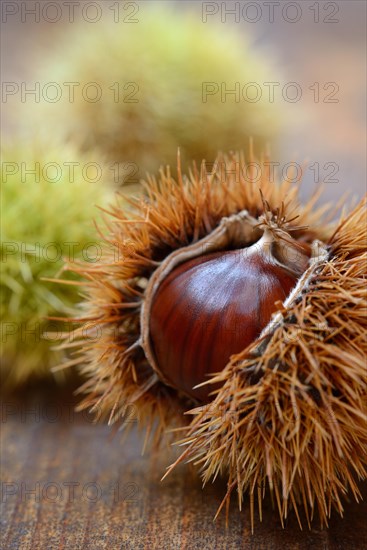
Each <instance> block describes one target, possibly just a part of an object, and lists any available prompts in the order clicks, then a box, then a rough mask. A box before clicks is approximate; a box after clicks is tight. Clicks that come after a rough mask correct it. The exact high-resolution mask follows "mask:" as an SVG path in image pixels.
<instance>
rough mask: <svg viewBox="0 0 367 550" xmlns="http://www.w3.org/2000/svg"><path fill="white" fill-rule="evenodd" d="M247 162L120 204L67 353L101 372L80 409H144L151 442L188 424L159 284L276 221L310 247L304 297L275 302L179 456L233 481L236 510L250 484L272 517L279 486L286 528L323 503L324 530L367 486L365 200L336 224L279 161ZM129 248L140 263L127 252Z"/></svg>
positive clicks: (276, 230)
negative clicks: (266, 498) (153, 343)
mask: <svg viewBox="0 0 367 550" xmlns="http://www.w3.org/2000/svg"><path fill="white" fill-rule="evenodd" d="M250 160H251V159H250ZM244 165H245V162H244V158H243V157H242V155H231V156H229V157H222V156H220V157H218V159H217V163H216V165H215V167H214V169H213V171H212V173H211V174H210V175H208V174H206V171H205V166H203V167H202V170H201V173H200V174H199V173H198V172H197V171H196V170H195V169H194V170H193V172H192V173H191V174H190V177H189V178H183V177H182V175H181V170H180V165H179V166H178V181H175V180H174V179H173V177H172V176H171V174H170V172H169V170H167V171H166V172H162V173H161V177H160V180H159V181H156V180H155V178H150V180H149V181H148V185H147V186H146V195H147V197H146V198H145V199H143V200H138V199H137V200H133V201H132V202H133V205H134V207H135V212H134V213H126V212H124V211H123V210H122V209H121V208H120V207H119V206H118V205H117V206H116V207H114V208H112V210H111V212H110V218H109V219H108V218H106V222H107V226H108V229H109V234H108V236H107V237H106V242H107V244H108V246H107V247H106V251H105V254H104V257H103V259H102V261H101V262H100V264H99V265H95V266H93V267H91V266H83V265H80V266H73V268H74V270H76V271H77V272H78V273H82V274H84V276H85V277H86V278H87V284H86V293H87V296H86V299H85V304H84V308H85V309H86V314H85V317H84V320H83V319H82V324H81V325H80V327H78V328H77V329H76V330H75V331H74V333H73V334H72V335H70V334H68V335H66V337H67V338H68V343H67V345H68V347H70V346H71V345H72V344H71V343H70V338H72V339H74V345H75V346H76V347H77V348H78V349H79V355H78V356H77V357H76V358H75V359H74V360H73V363H75V362H77V361H79V362H80V364H81V365H82V370H83V372H84V373H85V374H86V375H87V376H88V377H89V380H88V381H87V382H86V383H85V385H84V387H83V390H84V391H86V392H87V393H88V394H89V395H88V397H87V398H86V399H85V401H84V403H83V404H82V405H81V406H82V407H91V406H92V407H93V406H94V407H95V409H96V410H97V411H98V413H99V415H100V416H106V415H108V416H109V420H110V422H113V421H122V422H123V420H124V413H125V410H126V407H127V406H129V407H131V405H134V407H135V410H136V411H138V413H139V420H140V421H141V423H143V424H144V423H146V424H147V426H148V430H147V434H149V433H150V429H151V427H152V425H153V423H154V422H155V420H156V419H158V423H157V431H156V440H159V439H160V436H161V435H162V433H163V431H164V430H165V428H166V427H168V426H172V425H173V424H174V423H175V421H177V422H178V423H181V424H182V423H184V419H185V418H187V417H184V414H183V413H184V412H185V411H187V409H188V408H189V407H190V403H193V399H192V397H189V398H188V397H187V393H188V392H187V391H186V392H185V391H184V392H182V391H180V390H177V389H175V388H173V387H172V381H171V380H170V383H171V385H168V384H167V382H166V380H165V377H164V373H161V372H160V369H159V368H158V369H157V365H156V364H155V363H154V361H155V358H154V357H153V359H152V358H151V362H150V361H149V353H150V352H149V349H150V347H149V346H150V343H149V342H150V340H149V338H150V329H151V326H150V323H148V322H147V320H149V318H150V317H149V307H150V305H152V304H153V308H154V300H153V299H152V298H153V296H154V294H155V292H156V289H155V284H154V281H155V282H156V286H157V288H158V289H159V286H160V277H161V276H162V279H163V278H165V277H166V275H167V274H168V275H167V276H168V277H169V273H174V269H179V265H177V267H176V266H175V265H173V264H170V262H172V259H175V258H177V257H178V256H179V257H180V262H179V264H180V265H184V262H185V261H186V262H190V261H193V260H192V258H198V257H200V256H202V252H203V250H204V251H205V253H207V252H215V253H218V252H220V251H223V254H226V251H228V250H236V249H238V248H243V247H244V244H245V246H251V245H253V244H254V242H256V241H258V239H259V238H260V239H261V233H262V232H263V229H264V227H263V226H264V224H265V225H266V226H268V228H269V230H270V231H271V232H272V233H273V235H274V237H276V242H280V243H284V242H286V243H287V244H288V242H289V241H290V242H291V243H298V244H297V248H298V247H300V249H301V251H302V257H303V258H305V262H304V264H303V265H302V269H300V268H299V267H298V269H299V272H298V273H297V277H296V279H297V280H296V284H295V286H294V288H293V289H292V290H291V291H290V293H289V295H288V296H287V298H286V299H285V300H284V301H283V304H282V303H281V301H278V302H276V303H275V304H274V306H275V309H276V311H275V313H274V315H273V317H272V318H271V320H270V322H269V323H268V324H267V325H266V326H265V327H264V328H263V330H262V332H261V334H260V335H259V336H258V337H255V340H254V341H253V342H251V343H250V344H249V345H247V346H246V345H245V344H244V349H243V350H241V352H240V353H238V354H235V355H232V356H231V357H230V358H229V360H228V362H227V364H226V365H225V367H224V369H223V371H222V372H221V373H219V374H218V375H217V376H215V377H214V378H212V379H211V380H208V381H207V382H206V383H205V384H206V385H207V386H208V387H209V388H211V389H215V388H216V390H215V392H214V394H213V396H212V399H213V401H212V402H210V403H209V404H206V405H204V406H203V405H201V406H200V407H198V408H196V409H194V410H193V411H191V412H192V414H193V415H194V419H193V421H192V423H191V425H190V426H188V427H187V426H186V427H183V428H182V429H183V430H184V431H185V433H186V437H185V438H184V439H183V442H184V443H186V444H187V449H186V451H185V452H184V453H183V455H182V456H181V458H180V459H179V460H184V459H188V460H195V461H196V462H198V463H199V464H200V465H201V468H202V475H203V480H204V481H208V480H209V479H211V478H212V477H213V478H215V477H216V476H217V475H218V474H225V475H227V476H228V492H227V495H226V497H225V499H224V500H225V501H227V502H228V499H229V497H230V494H231V492H232V491H233V490H234V489H235V488H237V491H238V498H239V504H240V505H241V502H242V498H243V495H244V493H246V492H249V494H250V497H251V503H252V504H253V501H254V495H255V494H256V495H257V496H258V498H259V508H260V510H261V499H262V498H263V495H264V492H265V487H266V485H268V486H269V487H270V489H271V491H272V492H273V493H274V494H275V497H276V502H277V503H278V508H279V513H280V517H281V519H282V520H283V518H284V517H285V516H286V515H287V512H288V508H289V506H290V505H291V506H293V508H294V509H295V510H296V513H297V514H298V511H297V510H298V506H299V505H300V504H302V505H303V506H304V508H305V510H306V514H307V518H308V519H309V521H310V520H311V517H312V514H313V511H314V509H315V508H318V510H319V514H320V518H321V521H324V522H325V521H327V517H328V516H329V514H330V509H331V506H332V505H333V506H335V507H336V508H337V510H338V511H339V512H340V513H341V512H342V504H341V500H340V497H341V495H342V494H344V493H346V492H347V491H348V489H350V490H351V491H352V493H353V494H354V496H355V497H356V498H357V497H358V488H357V485H356V480H355V478H356V477H364V476H365V474H366V442H367V428H366V415H365V403H366V380H365V353H366V341H365V329H366V317H365V308H366V293H365V290H364V287H363V283H365V278H366V238H365V221H366V218H365V204H364V203H361V205H360V206H359V207H358V208H356V209H355V211H354V212H352V213H351V214H350V215H349V217H348V218H346V219H343V220H342V221H341V222H340V224H339V225H338V226H336V227H335V225H336V224H335V225H331V226H330V225H327V224H325V219H324V218H323V216H322V214H323V211H322V210H320V209H316V208H315V201H316V199H317V197H314V198H313V200H311V201H309V202H308V203H307V205H305V206H302V205H299V204H298V203H297V187H296V186H294V185H292V184H290V183H288V182H282V183H281V184H280V185H277V184H274V183H272V182H271V180H270V174H269V173H268V172H267V166H269V164H266V163H264V164H262V165H261V173H262V178H261V181H260V182H256V183H255V182H254V180H251V179H246V177H245V176H244V174H246V173H248V174H249V175H250V177H251V172H250V171H245V170H243V167H244ZM223 166H225V177H223ZM259 188H260V189H261V190H262V193H263V197H264V198H263V199H262V198H261V196H260V194H259ZM285 198H286V199H287V201H288V202H287V203H286V204H285V205H283V207H282V206H281V205H282V203H284V200H285ZM292 205H293V206H292ZM324 210H325V209H324ZM244 211H246V213H245V212H244ZM295 214H297V215H298V216H297V225H295V223H294V221H295ZM240 222H241V223H240ZM244 222H245V223H244ZM259 224H260V225H259ZM255 226H257V227H255ZM239 228H240V231H239V230H238V229H239ZM265 233H266V231H265ZM290 235H292V238H290ZM198 243H199V246H198ZM322 243H326V244H322ZM127 246H129V247H130V250H131V254H130V255H128V256H126V254H125V255H123V257H122V255H121V254H117V252H119V251H121V250H123V249H125V250H126V247H127ZM278 248H279V249H280V251H281V250H286V248H284V247H283V248H282V247H278ZM194 250H196V252H195V253H194V254H193V255H192V256H191V257H190V256H188V257H186V256H185V252H187V251H188V252H189V253H192V252H193V251H194ZM198 251H199V252H198ZM275 255H276V256H277V254H275ZM289 260H290V256H288V257H287V261H289ZM292 262H293V266H294V265H295V264H294V258H293V257H292ZM282 263H284V262H282ZM296 264H297V265H298V262H296ZM162 266H165V268H166V269H167V273H166V274H162V273H163V268H162ZM171 267H172V269H171ZM162 284H164V283H162ZM158 293H159V290H158ZM158 295H159V294H157V296H158ZM79 320H80V319H79ZM259 330H260V329H259ZM95 333H96V334H98V338H97V339H96V340H95V341H93V340H92V339H91V338H92V335H93V334H95ZM184 390H185V388H184ZM204 397H205V396H204ZM172 467H174V465H173V466H172Z"/></svg>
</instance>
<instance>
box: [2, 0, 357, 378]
mask: <svg viewBox="0 0 367 550" xmlns="http://www.w3.org/2000/svg"><path fill="white" fill-rule="evenodd" d="M365 19H366V3H365V2H360V1H348V2H347V1H345V2H343V1H342V2H321V1H320V2H307V1H302V2H284V1H282V2H270V3H267V2H226V3H222V2H189V1H180V2H154V1H153V2H151V1H150V2H115V1H109V0H104V1H103V2H102V1H101V2H88V1H86V0H83V1H81V2H77V1H75V2H73V1H71V2H63V1H62V0H58V1H57V2H55V1H54V2H47V1H42V2H36V1H35V2H31V1H28V2H18V1H8V2H3V4H2V37H1V45H2V48H1V50H2V54H1V55H2V59H1V61H2V63H1V65H2V67H1V76H2V126H1V142H2V160H3V170H2V178H3V199H4V203H5V204H4V206H3V216H4V219H3V241H5V243H7V244H6V245H5V248H4V247H3V248H2V256H3V260H4V259H6V261H5V263H4V262H3V275H4V277H3V283H2V290H3V295H4V299H3V301H2V303H1V305H2V326H3V332H4V330H5V333H6V334H5V336H4V338H3V365H4V367H3V369H2V370H3V373H6V376H5V378H6V379H7V380H8V381H10V383H11V384H12V383H13V384H14V385H17V384H22V383H23V382H25V381H26V380H27V379H28V377H29V376H30V377H32V376H33V375H34V374H39V373H42V376H43V375H44V374H45V373H48V372H49V364H50V363H52V362H53V363H54V364H55V362H56V363H57V361H56V356H52V359H51V356H50V354H51V352H50V345H49V342H44V341H41V340H40V338H39V337H38V335H39V334H40V333H41V332H42V331H43V329H44V328H45V327H44V326H38V325H37V319H40V318H41V317H42V316H44V315H47V314H49V315H51V314H54V315H59V314H60V315H61V314H63V313H69V312H70V308H71V306H72V305H73V304H74V303H75V302H77V301H78V300H79V299H80V298H79V294H78V292H77V291H76V290H75V288H74V287H70V286H69V287H66V290H65V292H63V291H61V290H59V289H57V290H56V289H55V285H52V284H51V283H47V282H44V281H43V278H44V277H51V276H61V273H62V265H63V262H62V259H63V257H65V255H67V253H68V252H70V247H69V248H67V249H66V247H65V243H68V242H71V241H73V242H74V241H75V239H76V240H78V241H79V245H80V243H85V242H89V241H90V240H92V242H94V241H97V240H98V239H97V236H96V233H95V232H94V227H93V223H92V220H93V218H94V217H96V216H97V217H98V213H97V210H96V209H95V204H100V205H106V204H108V201H109V200H111V198H112V195H113V192H114V190H115V189H116V188H117V189H121V188H122V189H124V190H126V191H129V192H131V191H134V192H135V191H137V190H138V184H139V181H140V179H141V178H144V177H145V175H146V173H147V172H150V173H153V174H156V173H158V170H159V168H160V166H162V165H163V166H165V165H166V164H170V165H171V167H172V172H173V173H175V171H176V155H177V148H178V147H180V150H181V157H182V162H183V166H184V169H185V170H187V169H188V167H189V166H190V164H191V161H192V160H195V161H197V162H201V160H202V159H205V160H206V161H207V162H208V163H209V164H210V163H212V162H213V161H214V159H215V156H216V153H217V151H218V150H222V151H227V150H233V149H243V150H244V151H245V153H247V152H248V148H249V138H250V136H251V137H252V138H253V141H254V148H255V152H256V154H257V155H260V154H261V152H262V151H265V150H266V151H269V152H270V154H271V158H272V161H273V162H274V163H275V164H274V166H276V170H277V172H278V176H279V177H294V176H291V171H290V168H291V165H292V164H293V168H294V167H296V175H295V177H296V179H297V182H298V180H299V179H300V176H301V168H302V172H303V180H302V184H301V183H300V188H301V196H302V197H303V199H304V200H307V197H308V196H310V194H311V193H313V192H314V191H315V190H316V189H318V188H319V187H320V186H321V185H322V183H323V182H324V195H323V199H322V200H324V201H327V200H328V201H330V200H331V201H335V202H337V201H338V200H339V199H340V198H341V197H343V196H344V194H345V193H346V192H347V193H349V194H350V196H351V197H352V198H353V197H354V198H355V199H357V198H359V197H361V196H362V195H363V193H364V192H365V185H366V103H365V82H366V48H365V45H366V25H365ZM289 163H291V164H289ZM71 168H72V170H71ZM61 189H62V193H61ZM61 197H63V198H62V199H61ZM69 205H70V206H69ZM71 205H72V207H71ZM75 234H76V236H75ZM50 242H52V243H56V245H55V247H56V248H55V250H53V251H52V252H49V253H47V254H45V247H46V246H48V245H49V243H50ZM9 243H13V244H9ZM14 243H15V244H14ZM79 248H81V246H79ZM74 252H75V254H77V253H79V254H80V250H79V252H78V250H74V251H73V253H74ZM89 256H90V257H88V258H87V260H90V261H95V260H96V255H95V254H94V256H93V254H90V255H89ZM83 259H86V258H83ZM30 319H32V323H33V324H32V326H29V320H30ZM19 324H22V327H23V325H24V327H25V331H23V332H24V333H23V334H22V335H21V330H20V329H19V326H20V325H19ZM36 325H37V327H38V328H37V330H38V332H37V334H36V335H35V330H36V329H35V328H34V327H36ZM4 326H5V329H4ZM32 327H33V328H32ZM22 350H23V351H24V353H22ZM52 353H53V352H52ZM58 376H59V377H61V378H62V376H63V375H61V374H59V375H58ZM12 379H13V381H12Z"/></svg>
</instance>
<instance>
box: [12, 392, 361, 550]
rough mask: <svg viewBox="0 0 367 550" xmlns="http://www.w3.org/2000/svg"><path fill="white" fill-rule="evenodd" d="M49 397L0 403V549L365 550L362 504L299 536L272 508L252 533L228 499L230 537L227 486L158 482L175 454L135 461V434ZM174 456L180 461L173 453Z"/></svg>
mask: <svg viewBox="0 0 367 550" xmlns="http://www.w3.org/2000/svg"><path fill="white" fill-rule="evenodd" d="M74 404H75V403H74V402H73V401H72V399H71V398H70V397H68V398H65V395H64V396H61V397H60V396H59V395H56V396H55V394H54V393H49V394H47V393H46V394H43V396H41V398H40V396H39V394H38V395H32V394H31V395H28V396H27V398H26V399H22V400H19V399H18V400H14V399H9V398H7V399H5V400H4V401H3V403H2V408H1V410H2V424H1V427H2V430H1V433H2V435H1V454H2V476H1V479H2V498H1V506H2V514H1V518H2V519H1V522H2V542H1V548H2V549H4V550H7V549H14V550H15V549H22V550H26V549H32V550H33V549H52V550H54V549H63V548H67V549H70V550H74V549H90V548H91V549H102V548H108V549H134V550H135V549H143V548H147V549H155V548H167V550H168V549H169V550H171V549H189V550H194V549H196V548H198V549H201V550H202V549H205V550H206V549H212V548H215V549H222V548H223V549H232V548H233V549H240V548H244V549H253V550H255V549H256V550H261V549H264V550H272V549H278V548H284V549H285V548H287V549H311V548H312V549H323V550H324V549H325V550H326V549H340V550H355V549H362V548H367V502H366V501H367V485H366V484H362V485H361V490H362V493H363V494H364V499H365V500H364V502H362V503H361V504H359V505H358V504H356V503H355V502H350V503H346V505H345V516H344V519H341V518H340V517H339V516H338V515H337V514H334V515H333V516H332V519H331V521H330V526H329V528H328V529H327V528H322V529H321V528H320V527H319V522H318V521H317V520H315V521H314V524H313V528H312V530H311V531H310V530H309V529H308V528H307V526H306V525H305V526H304V529H303V531H301V530H300V529H299V526H298V524H297V521H296V519H295V517H294V516H293V515H292V517H290V518H289V519H288V521H287V523H286V527H285V529H282V527H281V525H280V523H279V520H278V516H277V513H276V512H275V511H274V510H273V509H272V505H271V501H270V500H269V501H265V505H264V514H263V521H262V523H259V522H258V521H257V522H256V525H255V532H254V534H253V535H252V534H251V529H250V511H249V505H248V503H247V502H245V505H244V508H243V510H242V512H241V513H240V512H239V511H238V510H237V508H236V502H235V501H234V499H233V502H232V505H231V510H230V522H229V527H228V529H226V526H225V518H224V515H223V516H221V517H220V519H219V520H218V521H217V522H216V523H213V516H214V514H215V511H216V509H217V507H218V505H219V503H220V501H221V499H222V497H223V494H224V492H225V483H224V481H222V482H218V483H216V484H215V485H210V486H208V487H206V488H205V489H204V490H202V488H201V483H200V478H199V477H198V475H197V473H196V472H195V471H194V469H193V468H190V467H189V466H187V465H182V466H180V467H179V468H178V469H177V470H176V471H175V472H173V473H172V474H171V475H170V476H169V477H168V478H167V479H166V480H165V481H164V482H160V478H161V476H162V474H163V473H164V471H165V467H166V466H167V465H168V464H169V463H170V461H171V460H172V458H174V456H175V454H173V453H174V452H173V451H172V450H169V449H168V450H167V449H165V448H163V449H162V450H161V451H160V452H156V453H152V452H151V451H147V452H146V453H145V455H144V456H142V455H141V448H142V442H143V437H142V435H140V434H139V433H138V432H137V430H136V428H135V427H134V428H133V430H132V431H131V432H130V433H129V435H128V436H127V437H126V438H125V439H124V438H123V437H122V435H120V434H116V435H115V436H112V431H111V428H109V427H108V426H105V425H95V424H93V423H92V421H91V418H90V417H88V415H86V414H84V415H83V414H77V413H75V412H74ZM175 453H176V454H177V451H175Z"/></svg>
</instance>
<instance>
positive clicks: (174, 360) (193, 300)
mask: <svg viewBox="0 0 367 550" xmlns="http://www.w3.org/2000/svg"><path fill="white" fill-rule="evenodd" d="M242 214H243V215H242V216H241V214H240V215H236V216H233V217H232V218H229V219H226V221H225V225H226V234H227V239H229V242H228V244H229V246H231V244H232V245H234V244H235V243H233V242H232V243H231V240H233V238H238V236H237V237H236V236H234V235H232V236H231V235H230V233H231V232H232V233H235V232H238V231H239V232H240V233H241V232H243V231H244V228H246V231H245V233H246V235H242V237H241V238H246V237H247V238H251V237H252V238H253V235H251V230H252V233H254V232H256V231H257V234H258V235H259V234H261V232H263V234H262V236H261V237H260V238H259V240H258V241H256V242H254V243H252V244H250V245H249V246H246V247H243V248H239V249H234V250H221V251H217V252H211V253H210V252H209V253H208V252H207V249H206V247H205V246H203V244H205V243H200V242H199V243H196V244H195V245H193V247H185V248H183V249H181V254H179V255H177V258H176V261H175V262H174V264H172V265H171V268H170V267H168V269H167V266H169V265H170V261H171V260H170V257H168V259H166V260H165V262H163V264H162V265H161V267H160V268H159V270H158V271H160V272H161V273H162V274H163V276H161V277H158V278H159V284H157V282H156V281H155V282H154V283H153V286H154V290H153V292H152V293H151V298H150V299H148V300H147V301H146V303H148V310H149V313H148V312H147V311H146V312H145V313H143V326H144V325H145V326H146V339H145V347H144V350H145V353H146V355H147V356H148V358H149V360H150V363H151V364H152V365H153V366H154V367H155V369H156V371H157V372H158V373H159V376H160V378H161V379H163V380H164V381H165V382H166V383H167V384H168V385H170V386H172V387H174V388H175V389H178V390H181V391H182V392H184V393H185V394H186V395H188V396H190V397H193V398H195V399H197V400H199V401H208V399H209V394H210V392H212V391H213V389H215V386H213V385H208V384H204V385H202V386H199V387H196V386H197V385H200V384H202V383H203V382H205V381H207V380H208V375H210V374H213V373H218V372H220V371H222V370H223V368H224V367H225V365H226V364H227V363H228V361H229V359H230V357H231V355H233V354H235V353H239V352H240V351H241V350H243V349H245V348H246V347H247V346H249V345H250V344H251V343H252V342H253V341H254V340H255V339H256V338H258V337H259V336H260V334H261V331H262V330H263V329H264V328H265V327H266V325H267V324H268V323H269V321H270V320H271V316H272V314H273V313H274V312H275V311H276V309H277V305H276V304H277V303H278V305H279V302H280V303H281V302H284V300H285V299H286V298H287V296H288V295H289V294H290V292H291V290H292V288H293V287H294V286H295V285H296V283H297V280H298V278H299V276H300V275H301V274H302V272H303V271H304V270H305V269H306V267H307V265H308V260H309V257H308V255H307V253H306V250H305V249H304V248H302V247H301V246H300V245H299V244H298V243H296V242H295V241H293V240H292V239H291V237H290V235H289V234H288V233H286V232H285V231H281V230H280V229H279V227H277V226H276V225H274V227H273V229H272V227H271V224H270V225H267V224H269V223H270V219H269V220H266V219H265V218H261V220H260V223H256V220H254V219H250V218H249V217H248V216H247V214H246V213H242ZM241 224H242V228H241ZM228 233H229V236H228ZM215 243H216V238H215V236H214V235H211V243H210V246H214V248H215ZM198 245H199V246H198ZM190 248H192V249H193V257H191V259H188V260H187V261H182V259H183V260H185V258H186V257H187V254H188V253H190V250H189V249H190ZM300 250H302V252H300ZM189 255H191V254H189ZM180 256H181V258H182V259H181V258H180ZM150 284H151V283H150ZM149 294H150V292H149V287H148V289H147V296H148V297H149ZM149 304H150V306H149ZM145 309H147V306H145ZM145 315H149V317H148V318H146V317H145Z"/></svg>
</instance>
